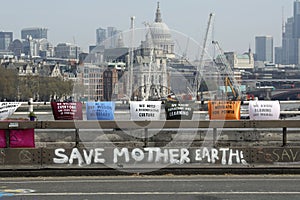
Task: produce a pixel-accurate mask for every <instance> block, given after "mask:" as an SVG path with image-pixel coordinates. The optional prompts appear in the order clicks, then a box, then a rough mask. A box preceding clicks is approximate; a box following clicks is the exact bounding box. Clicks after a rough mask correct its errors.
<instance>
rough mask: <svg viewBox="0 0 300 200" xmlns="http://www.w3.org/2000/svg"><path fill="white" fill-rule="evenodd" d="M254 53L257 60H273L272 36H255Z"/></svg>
mask: <svg viewBox="0 0 300 200" xmlns="http://www.w3.org/2000/svg"><path fill="white" fill-rule="evenodd" d="M255 55H256V60H257V61H264V62H270V63H272V62H273V37H272V36H257V37H255Z"/></svg>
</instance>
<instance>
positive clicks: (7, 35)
mask: <svg viewBox="0 0 300 200" xmlns="http://www.w3.org/2000/svg"><path fill="white" fill-rule="evenodd" d="M12 41H13V33H12V32H0V50H1V51H7V50H8V47H9V45H10V43H11V42H12Z"/></svg>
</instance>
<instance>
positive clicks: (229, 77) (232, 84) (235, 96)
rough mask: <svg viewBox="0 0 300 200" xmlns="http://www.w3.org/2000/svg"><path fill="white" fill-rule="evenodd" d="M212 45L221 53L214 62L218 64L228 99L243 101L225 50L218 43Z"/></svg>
mask: <svg viewBox="0 0 300 200" xmlns="http://www.w3.org/2000/svg"><path fill="white" fill-rule="evenodd" d="M212 44H213V45H214V46H215V47H216V49H217V50H218V51H219V55H218V57H217V58H216V59H214V62H215V63H216V64H217V66H218V70H219V72H220V75H221V78H222V79H223V82H224V87H225V94H226V97H227V98H229V99H230V100H233V101H236V100H241V92H240V87H239V85H238V83H237V81H236V79H235V78H234V72H233V70H232V69H231V67H230V64H229V63H228V60H227V58H226V55H225V53H224V51H223V49H222V48H221V47H220V45H219V42H218V41H212ZM228 87H229V88H230V89H231V92H232V97H231V98H230V96H231V95H230V94H229V92H228Z"/></svg>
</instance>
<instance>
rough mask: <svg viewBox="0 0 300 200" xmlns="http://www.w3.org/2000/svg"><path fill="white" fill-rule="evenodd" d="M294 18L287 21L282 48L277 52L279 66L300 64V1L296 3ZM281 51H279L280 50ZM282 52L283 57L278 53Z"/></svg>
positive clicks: (284, 27)
mask: <svg viewBox="0 0 300 200" xmlns="http://www.w3.org/2000/svg"><path fill="white" fill-rule="evenodd" d="M293 14H294V16H293V17H290V18H288V19H287V22H286V23H285V24H284V26H283V30H282V48H281V50H280V51H277V54H276V56H278V57H280V58H281V59H280V60H279V59H278V58H276V63H277V64H287V65H291V64H293V65H299V64H300V1H299V0H295V1H294V12H293ZM278 50H279V49H278ZM280 52H281V55H278V53H280Z"/></svg>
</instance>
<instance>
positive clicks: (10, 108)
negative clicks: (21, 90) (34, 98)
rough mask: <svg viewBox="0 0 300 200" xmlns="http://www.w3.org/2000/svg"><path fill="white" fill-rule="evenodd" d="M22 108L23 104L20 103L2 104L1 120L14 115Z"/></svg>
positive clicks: (0, 107)
mask: <svg viewBox="0 0 300 200" xmlns="http://www.w3.org/2000/svg"><path fill="white" fill-rule="evenodd" d="M20 106H21V103H18V102H0V120H2V119H6V118H8V117H10V116H11V115H13V114H14V112H15V111H16V110H17V109H18V108H19V107H20Z"/></svg>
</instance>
